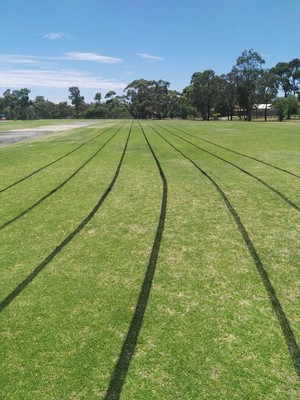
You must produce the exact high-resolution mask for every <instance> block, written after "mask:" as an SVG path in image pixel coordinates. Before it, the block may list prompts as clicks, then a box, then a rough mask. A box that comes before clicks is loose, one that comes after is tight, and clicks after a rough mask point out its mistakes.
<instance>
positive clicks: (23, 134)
mask: <svg viewBox="0 0 300 400" xmlns="http://www.w3.org/2000/svg"><path fill="white" fill-rule="evenodd" d="M95 123H97V122H96V121H95V122H93V121H85V122H75V123H70V124H59V125H45V126H39V127H37V128H28V129H18V130H11V131H3V132H0V146H7V145H9V144H13V143H17V142H21V141H24V140H28V139H36V138H38V137H41V136H45V135H48V134H51V133H54V132H63V131H67V130H70V129H76V128H80V127H82V126H88V125H93V124H95Z"/></svg>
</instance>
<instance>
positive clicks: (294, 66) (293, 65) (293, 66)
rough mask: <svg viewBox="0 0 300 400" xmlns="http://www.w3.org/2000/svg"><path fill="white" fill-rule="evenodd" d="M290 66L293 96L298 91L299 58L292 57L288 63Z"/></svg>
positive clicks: (299, 78) (299, 81) (299, 82)
mask: <svg viewBox="0 0 300 400" xmlns="http://www.w3.org/2000/svg"><path fill="white" fill-rule="evenodd" d="M288 66H289V68H290V74H291V77H290V81H291V90H292V94H293V95H294V96H295V95H296V94H298V93H299V92H300V59H299V58H294V59H293V60H292V61H290V62H289V63H288Z"/></svg>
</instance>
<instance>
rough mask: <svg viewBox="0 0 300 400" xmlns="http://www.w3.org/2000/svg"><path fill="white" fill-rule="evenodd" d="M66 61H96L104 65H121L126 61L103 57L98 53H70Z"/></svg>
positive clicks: (67, 54) (66, 54)
mask: <svg viewBox="0 0 300 400" xmlns="http://www.w3.org/2000/svg"><path fill="white" fill-rule="evenodd" d="M64 55H65V57H64V58H65V59H67V60H76V61H95V62H98V63H102V64H119V63H122V62H123V61H124V60H122V58H115V57H108V56H102V55H100V54H97V53H79V52H75V51H74V52H69V53H65V54H64Z"/></svg>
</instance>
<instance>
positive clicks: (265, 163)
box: [170, 127, 300, 179]
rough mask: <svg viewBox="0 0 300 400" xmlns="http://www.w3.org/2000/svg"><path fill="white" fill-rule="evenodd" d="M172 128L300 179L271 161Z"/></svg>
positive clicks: (299, 177)
mask: <svg viewBox="0 0 300 400" xmlns="http://www.w3.org/2000/svg"><path fill="white" fill-rule="evenodd" d="M170 128H171V127H170ZM172 128H173V129H176V130H177V131H179V132H181V133H185V134H186V135H189V136H192V137H193V138H195V139H198V140H202V141H203V142H207V143H209V144H212V145H213V146H216V147H220V148H221V149H224V150H227V151H230V152H231V153H234V154H237V155H239V156H242V157H246V158H249V159H250V160H254V161H257V162H259V163H261V164H264V165H267V166H268V167H271V168H274V169H277V170H278V171H281V172H285V173H286V174H289V175H292V176H294V177H295V178H298V179H300V176H299V175H297V174H295V173H294V172H291V171H288V170H287V169H284V168H280V167H277V166H276V165H273V164H270V163H268V162H266V161H263V160H259V159H258V158H255V157H252V156H249V155H247V154H244V153H239V152H238V151H235V150H232V149H229V148H228V147H225V146H221V145H220V144H217V143H214V142H211V141H210V140H207V139H203V138H201V137H199V136H195V135H192V134H191V133H188V132H185V131H182V130H181V129H178V128H175V127H172Z"/></svg>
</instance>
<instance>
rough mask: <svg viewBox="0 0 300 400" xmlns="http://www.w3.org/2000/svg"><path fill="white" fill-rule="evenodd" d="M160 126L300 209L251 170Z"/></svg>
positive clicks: (299, 208)
mask: <svg viewBox="0 0 300 400" xmlns="http://www.w3.org/2000/svg"><path fill="white" fill-rule="evenodd" d="M160 127H161V128H163V129H164V130H166V131H167V132H169V133H171V134H172V135H174V136H176V137H178V138H180V139H181V140H184V141H185V142H187V143H189V144H190V145H192V146H194V147H196V148H197V149H199V150H201V151H203V152H204V153H207V154H209V155H211V156H213V157H215V158H217V159H219V160H221V161H223V162H225V163H227V164H229V165H231V166H232V167H234V168H237V169H238V170H240V171H241V172H243V173H244V174H246V175H248V176H250V177H251V178H253V179H255V180H256V181H258V182H259V183H261V184H262V185H264V186H265V187H266V188H268V189H270V190H271V191H272V192H274V193H275V194H277V196H279V197H280V198H281V199H282V200H283V201H285V202H286V203H287V204H289V205H290V206H291V207H293V208H294V209H295V210H297V211H300V207H299V206H298V205H297V204H296V203H294V202H293V201H292V200H290V199H289V198H288V197H287V196H285V195H284V194H283V193H281V192H280V191H279V190H277V189H275V188H274V187H273V186H271V185H269V184H268V183H267V182H265V181H263V180H262V179H260V178H259V177H257V176H256V175H253V174H252V173H251V172H249V171H246V170H245V169H243V168H241V167H239V166H238V165H236V164H234V163H232V162H231V161H228V160H226V159H225V158H222V157H219V156H217V155H216V154H214V153H212V152H210V151H208V150H205V149H203V148H202V147H200V146H197V145H196V144H195V143H193V142H190V141H189V140H187V139H185V138H183V137H181V136H179V135H177V134H176V133H174V132H172V131H170V130H169V129H167V128H164V127H162V126H160ZM151 128H152V129H153V130H154V131H155V132H156V133H158V134H159V132H158V131H157V130H156V129H155V128H153V127H151Z"/></svg>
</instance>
